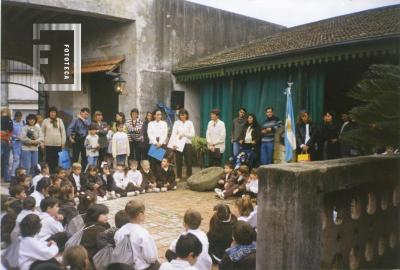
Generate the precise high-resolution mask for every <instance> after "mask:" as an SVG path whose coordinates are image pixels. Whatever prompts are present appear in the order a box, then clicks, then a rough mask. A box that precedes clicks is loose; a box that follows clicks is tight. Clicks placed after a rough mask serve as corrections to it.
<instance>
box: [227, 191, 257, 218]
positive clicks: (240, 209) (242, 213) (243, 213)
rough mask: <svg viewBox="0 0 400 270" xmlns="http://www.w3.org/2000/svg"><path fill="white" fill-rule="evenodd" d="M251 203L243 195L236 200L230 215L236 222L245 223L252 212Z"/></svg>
mask: <svg viewBox="0 0 400 270" xmlns="http://www.w3.org/2000/svg"><path fill="white" fill-rule="evenodd" d="M253 210H254V208H253V203H252V202H251V198H250V197H249V196H248V195H243V196H242V197H241V198H239V199H237V200H236V201H235V203H234V204H233V209H232V213H233V214H234V215H235V216H236V217H237V219H238V220H242V221H245V222H246V221H247V217H248V216H249V215H250V213H251V212H253Z"/></svg>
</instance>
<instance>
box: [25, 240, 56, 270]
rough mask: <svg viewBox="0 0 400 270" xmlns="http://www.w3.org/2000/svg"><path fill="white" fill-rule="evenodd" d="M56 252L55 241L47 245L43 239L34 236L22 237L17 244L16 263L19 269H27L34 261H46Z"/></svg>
mask: <svg viewBox="0 0 400 270" xmlns="http://www.w3.org/2000/svg"><path fill="white" fill-rule="evenodd" d="M57 254H58V247H57V245H56V244H55V243H53V244H52V245H51V246H48V243H47V242H46V241H44V240H40V239H38V238H36V237H23V238H21V243H20V245H19V258H18V264H19V268H20V270H28V269H29V267H30V266H31V265H32V263H34V262H35V261H47V260H50V259H51V258H54V257H55V256H56V255H57Z"/></svg>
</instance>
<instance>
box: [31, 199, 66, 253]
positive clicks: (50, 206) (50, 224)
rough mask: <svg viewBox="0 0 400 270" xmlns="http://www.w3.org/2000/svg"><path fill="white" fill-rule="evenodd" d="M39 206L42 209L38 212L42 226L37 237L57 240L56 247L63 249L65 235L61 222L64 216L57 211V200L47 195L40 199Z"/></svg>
mask: <svg viewBox="0 0 400 270" xmlns="http://www.w3.org/2000/svg"><path fill="white" fill-rule="evenodd" d="M40 208H41V209H42V213H41V214H40V222H41V223H42V228H41V229H40V232H39V234H38V236H37V237H38V238H39V239H41V240H44V241H48V240H54V241H56V242H57V245H58V248H59V249H63V248H64V245H65V242H66V241H67V235H66V234H65V232H64V228H63V226H62V223H61V221H62V220H63V219H64V217H63V216H62V215H60V214H59V213H58V210H59V206H58V200H57V199H56V198H52V197H47V198H45V199H43V200H42V201H41V203H40Z"/></svg>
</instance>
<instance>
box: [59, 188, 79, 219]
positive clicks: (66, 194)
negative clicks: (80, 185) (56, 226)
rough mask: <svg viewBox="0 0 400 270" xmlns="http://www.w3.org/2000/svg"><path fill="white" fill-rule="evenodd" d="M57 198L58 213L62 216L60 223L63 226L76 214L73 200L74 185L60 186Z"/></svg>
mask: <svg viewBox="0 0 400 270" xmlns="http://www.w3.org/2000/svg"><path fill="white" fill-rule="evenodd" d="M58 199H59V203H60V210H59V213H60V215H62V216H63V217H64V218H63V221H62V223H63V225H64V226H65V225H67V224H68V223H69V222H70V221H71V219H73V218H74V217H75V216H77V215H78V210H77V209H76V205H75V200H74V187H73V186H71V185H65V186H62V187H61V188H60V192H59V196H58Z"/></svg>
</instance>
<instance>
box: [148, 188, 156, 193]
mask: <svg viewBox="0 0 400 270" xmlns="http://www.w3.org/2000/svg"><path fill="white" fill-rule="evenodd" d="M151 192H155V191H154V189H152V188H148V189H147V193H151Z"/></svg>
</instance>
